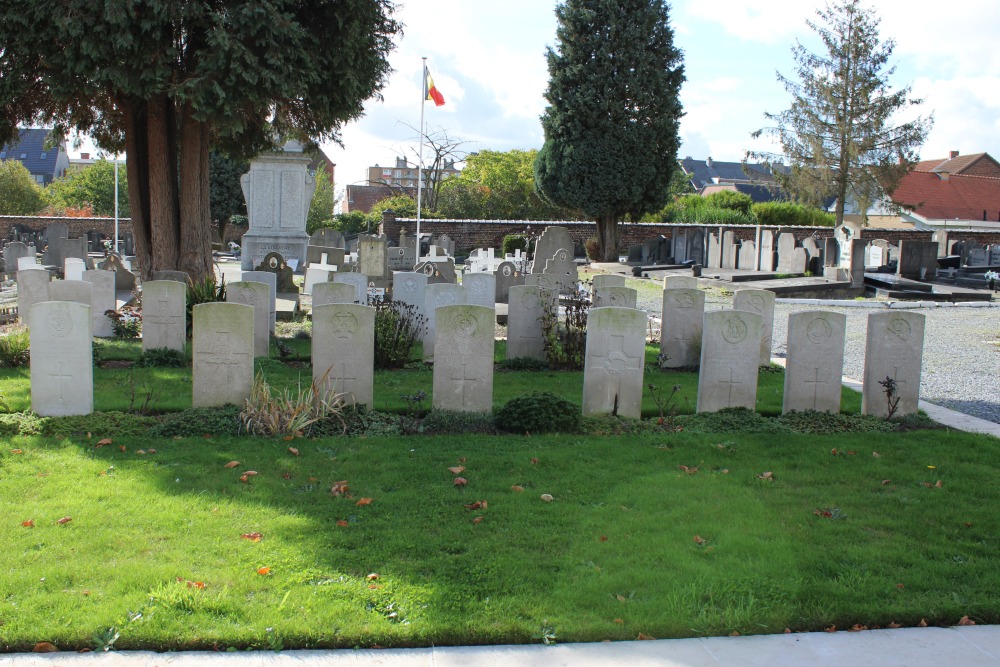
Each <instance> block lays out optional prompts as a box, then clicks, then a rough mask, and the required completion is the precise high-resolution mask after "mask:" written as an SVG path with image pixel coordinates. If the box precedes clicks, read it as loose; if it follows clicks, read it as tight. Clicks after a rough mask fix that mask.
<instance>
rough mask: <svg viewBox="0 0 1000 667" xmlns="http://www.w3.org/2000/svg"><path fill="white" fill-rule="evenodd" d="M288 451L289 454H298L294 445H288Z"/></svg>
mask: <svg viewBox="0 0 1000 667" xmlns="http://www.w3.org/2000/svg"><path fill="white" fill-rule="evenodd" d="M288 453H289V454H291V455H292V456H298V455H299V450H297V449H295V448H294V447H289V448H288Z"/></svg>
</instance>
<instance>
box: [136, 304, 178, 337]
mask: <svg viewBox="0 0 1000 667" xmlns="http://www.w3.org/2000/svg"><path fill="white" fill-rule="evenodd" d="M156 303H158V304H159V308H157V309H155V310H152V311H150V312H148V313H145V312H144V313H143V322H142V324H143V326H144V327H145V326H147V325H153V326H156V327H159V328H160V333H166V332H165V329H166V328H167V327H169V326H172V325H178V324H180V319H181V316H180V315H179V314H177V313H170V312H169V311H170V298H169V297H167V295H165V294H164V295H161V296H160V298H159V299H157V300H156Z"/></svg>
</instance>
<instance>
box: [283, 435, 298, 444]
mask: <svg viewBox="0 0 1000 667" xmlns="http://www.w3.org/2000/svg"><path fill="white" fill-rule="evenodd" d="M294 439H295V436H294V435H286V436H285V437H284V438H282V440H284V441H285V442H291V441H292V440H294Z"/></svg>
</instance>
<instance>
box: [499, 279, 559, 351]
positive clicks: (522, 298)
mask: <svg viewBox="0 0 1000 667" xmlns="http://www.w3.org/2000/svg"><path fill="white" fill-rule="evenodd" d="M544 292H545V294H543V290H542V289H540V288H538V287H532V286H530V285H515V286H513V287H511V288H510V294H509V298H508V303H507V358H508V359H515V358H518V357H530V358H532V359H539V360H543V361H544V360H545V340H544V339H543V338H542V316H543V314H544V309H543V308H542V299H543V298H551V295H552V292H551V291H550V290H544Z"/></svg>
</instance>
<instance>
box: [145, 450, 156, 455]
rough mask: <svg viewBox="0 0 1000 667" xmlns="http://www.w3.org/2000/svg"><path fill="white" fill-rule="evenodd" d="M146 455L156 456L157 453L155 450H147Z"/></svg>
mask: <svg viewBox="0 0 1000 667" xmlns="http://www.w3.org/2000/svg"><path fill="white" fill-rule="evenodd" d="M146 453H147V454H155V453H156V450H155V449H147V450H146Z"/></svg>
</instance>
